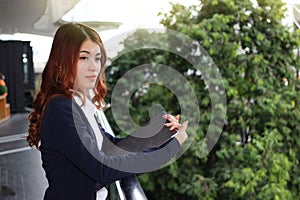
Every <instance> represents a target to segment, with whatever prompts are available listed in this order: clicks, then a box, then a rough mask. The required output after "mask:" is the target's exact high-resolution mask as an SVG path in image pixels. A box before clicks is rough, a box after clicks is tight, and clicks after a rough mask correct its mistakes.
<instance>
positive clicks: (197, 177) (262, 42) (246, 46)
mask: <svg viewBox="0 0 300 200" xmlns="http://www.w3.org/2000/svg"><path fill="white" fill-rule="evenodd" d="M284 11H285V7H284V4H283V3H282V2H281V1H280V0H257V4H253V3H252V1H250V0H202V1H201V3H200V2H199V5H194V6H191V7H189V8H186V7H184V6H182V5H179V4H174V5H173V6H172V10H171V11H170V12H169V13H163V14H162V16H163V19H162V21H161V23H162V24H163V25H164V26H165V27H166V28H167V29H172V30H176V31H178V32H180V33H183V34H185V35H188V36H189V37H191V38H193V39H194V40H196V41H198V42H199V43H200V44H201V45H202V47H203V48H204V49H206V51H207V52H208V53H209V55H210V56H211V57H212V58H213V61H214V62H215V64H216V65H217V67H218V68H219V71H220V73H221V76H222V78H223V83H224V86H225V89H226V97H227V116H226V125H225V126H224V128H223V131H222V135H221V137H220V138H219V141H218V143H217V144H216V145H215V146H214V148H213V149H212V151H211V152H210V153H209V154H208V155H207V156H206V157H204V158H202V157H200V156H199V151H201V149H200V147H201V144H202V142H203V137H204V135H205V133H206V131H207V129H208V125H209V123H210V120H211V117H212V116H211V99H210V98H212V96H211V95H210V94H209V92H208V91H207V90H206V89H205V88H206V87H205V86H206V85H205V81H204V80H203V77H201V73H197V71H196V70H194V68H193V66H192V65H191V64H190V63H189V62H187V61H186V60H185V59H184V58H181V57H179V56H178V55H175V54H174V53H171V52H168V51H164V50H162V49H153V48H152V49H151V48H148V49H147V48H140V49H137V50H134V51H127V52H126V53H122V52H120V56H119V57H118V58H117V59H115V60H113V62H112V63H111V65H110V66H109V67H108V69H107V82H108V85H109V89H110V90H112V89H113V87H114V85H115V84H116V82H117V81H118V80H119V79H120V78H121V77H122V75H123V74H124V73H126V72H127V71H128V70H130V69H132V68H134V67H136V66H137V65H142V64H145V63H152V65H155V64H165V65H168V66H172V67H174V69H176V70H177V71H178V72H180V73H182V74H183V75H184V76H185V78H186V79H187V80H188V81H189V82H190V84H191V85H192V87H193V88H194V91H196V95H197V97H198V101H199V108H200V110H201V116H199V118H200V127H199V130H192V131H195V132H196V136H195V141H194V142H193V143H192V145H191V146H190V147H189V149H188V151H187V152H185V154H184V155H183V156H181V157H180V158H179V159H178V160H177V161H176V162H174V163H172V164H171V165H169V166H168V167H166V168H163V169H161V170H158V171H155V172H152V173H149V174H145V175H142V176H139V179H140V181H141V183H142V186H143V188H144V190H145V192H146V194H147V196H148V197H149V199H173V200H175V199H207V200H208V199H220V200H221V199H246V198H247V199H253V200H254V199H255V200H257V199H260V200H267V199H276V200H277V199H287V200H288V199H299V198H300V192H299V191H300V169H299V160H300V154H299V153H298V152H299V150H300V137H299V134H300V126H299V121H300V98H299V93H300V92H299V86H300V80H297V77H296V74H295V69H296V70H299V69H300V61H299V50H298V49H299V45H300V35H299V31H298V30H294V29H291V27H287V26H284V25H283V24H282V19H283V17H284V13H285V12H284ZM157 35H159V34H154V33H151V32H147V31H145V30H140V31H137V32H135V33H134V34H132V35H131V36H129V37H128V38H127V39H126V40H124V43H123V45H124V49H134V48H133V46H141V47H142V46H146V44H156V43H164V45H165V46H168V45H174V44H170V43H169V42H170V41H169V40H168V38H167V37H166V38H163V39H162V37H159V39H157ZM190 48H191V51H192V48H194V47H193V46H191V47H190ZM297 50H298V52H297ZM123 51H124V50H123ZM152 75H153V74H152ZM150 76H151V75H150ZM153 76H154V75H153ZM144 82H145V83H144V86H145V87H143V88H142V91H141V89H138V90H137V91H136V92H135V94H134V95H132V96H131V97H129V98H130V106H129V107H130V108H129V110H130V113H131V115H132V117H133V119H134V120H135V121H136V122H137V123H143V122H145V121H147V119H148V117H149V116H148V109H149V107H151V106H152V105H154V104H156V103H159V104H161V105H163V106H164V107H165V108H166V110H168V111H170V112H171V113H180V105H179V104H178V100H177V98H176V96H175V95H174V94H173V93H172V91H170V90H168V88H166V87H164V86H162V85H160V84H149V83H147V80H145V81H144ZM127 84H128V83H127ZM124 86H125V87H130V85H126V83H124ZM123 97H124V96H123ZM124 98H125V97H124ZM127 98H128V97H127ZM107 101H108V102H109V101H110V96H108V100H107ZM120 103H124V102H122V98H120ZM124 105H126V104H124ZM107 116H108V118H109V120H110V121H111V124H112V126H113V128H114V131H115V132H120V130H119V129H118V127H117V126H116V124H115V122H114V120H113V117H112V115H111V112H110V109H108V110H107ZM183 117H184V116H183ZM123 123H124V124H126V121H124V122H123Z"/></svg>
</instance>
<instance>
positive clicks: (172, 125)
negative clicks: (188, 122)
mask: <svg viewBox="0 0 300 200" xmlns="http://www.w3.org/2000/svg"><path fill="white" fill-rule="evenodd" d="M163 118H165V119H167V120H169V122H168V123H165V126H167V127H169V129H170V130H171V131H172V130H175V129H178V128H179V127H180V126H181V124H180V123H179V118H180V115H176V116H175V117H174V116H173V115H170V114H168V115H163Z"/></svg>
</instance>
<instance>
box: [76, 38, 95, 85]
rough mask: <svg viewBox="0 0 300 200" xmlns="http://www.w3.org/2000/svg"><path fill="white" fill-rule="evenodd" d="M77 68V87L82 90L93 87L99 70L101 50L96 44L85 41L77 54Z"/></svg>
mask: <svg viewBox="0 0 300 200" xmlns="http://www.w3.org/2000/svg"><path fill="white" fill-rule="evenodd" d="M78 59H79V60H78V66H77V80H76V83H77V85H78V86H79V87H80V88H82V89H91V88H94V87H95V83H96V80H97V77H98V75H99V73H100V69H101V60H100V59H101V50H100V47H99V45H98V44H97V43H95V42H93V41H92V40H85V41H84V42H83V43H82V45H81V47H80V52H79V58H78Z"/></svg>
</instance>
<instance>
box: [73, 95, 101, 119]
mask: <svg viewBox="0 0 300 200" xmlns="http://www.w3.org/2000/svg"><path fill="white" fill-rule="evenodd" d="M74 100H75V102H76V103H77V104H78V105H79V106H80V107H81V109H82V110H83V111H84V112H85V113H87V114H93V115H94V114H95V113H96V112H97V109H96V107H95V105H94V104H93V103H92V102H91V100H89V99H88V98H85V104H83V105H82V103H83V102H82V100H81V99H80V98H79V97H78V96H76V95H75V96H74Z"/></svg>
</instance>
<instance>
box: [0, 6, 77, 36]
mask: <svg viewBox="0 0 300 200" xmlns="http://www.w3.org/2000/svg"><path fill="white" fill-rule="evenodd" d="M79 1H80V0H64V1H62V0H0V34H14V33H29V34H37V35H44V36H53V34H54V32H55V30H56V29H57V25H58V24H57V22H59V20H60V19H61V18H62V16H63V15H64V14H65V13H67V12H68V11H69V10H71V9H72V8H73V7H74V6H75V5H76V4H77V3H78V2H79Z"/></svg>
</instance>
